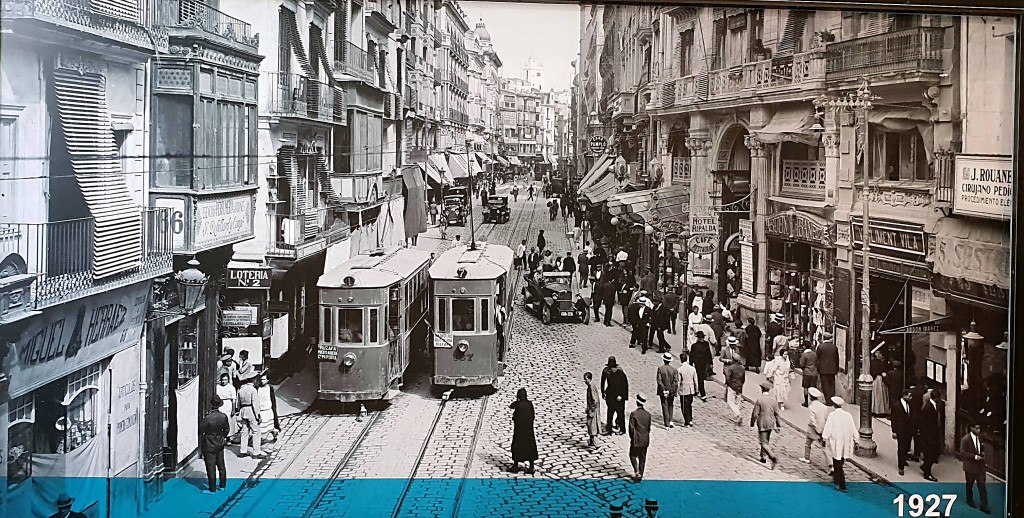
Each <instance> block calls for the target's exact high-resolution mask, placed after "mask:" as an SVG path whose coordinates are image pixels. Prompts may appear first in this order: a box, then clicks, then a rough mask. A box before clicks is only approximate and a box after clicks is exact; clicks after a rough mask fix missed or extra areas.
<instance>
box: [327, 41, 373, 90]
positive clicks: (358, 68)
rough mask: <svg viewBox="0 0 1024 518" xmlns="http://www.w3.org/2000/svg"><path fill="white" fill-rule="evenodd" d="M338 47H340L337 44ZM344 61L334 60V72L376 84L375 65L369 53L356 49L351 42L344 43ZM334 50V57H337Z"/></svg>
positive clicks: (336, 49)
mask: <svg viewBox="0 0 1024 518" xmlns="http://www.w3.org/2000/svg"><path fill="white" fill-rule="evenodd" d="M338 47H342V45H341V44H340V42H339V45H338ZM343 48H344V51H345V52H344V59H342V60H337V59H336V60H335V62H334V71H335V72H340V73H342V74H347V75H350V76H353V77H356V78H358V79H361V80H363V81H366V82H367V83H370V84H377V65H376V63H374V61H373V57H372V56H370V53H369V52H366V51H365V50H363V49H361V48H359V47H357V46H356V45H355V44H353V43H352V42H345V44H344V46H343ZM338 50H339V49H338V48H335V56H337V55H338V52H337V51H338Z"/></svg>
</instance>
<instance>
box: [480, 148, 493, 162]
mask: <svg viewBox="0 0 1024 518" xmlns="http://www.w3.org/2000/svg"><path fill="white" fill-rule="evenodd" d="M476 157H477V158H478V159H479V160H480V163H481V164H490V163H493V162H494V160H491V157H489V156H487V154H485V153H484V152H483V151H477V152H476Z"/></svg>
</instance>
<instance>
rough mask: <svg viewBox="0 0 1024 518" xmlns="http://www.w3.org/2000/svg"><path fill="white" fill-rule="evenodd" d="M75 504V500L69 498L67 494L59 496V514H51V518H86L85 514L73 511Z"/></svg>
mask: <svg viewBox="0 0 1024 518" xmlns="http://www.w3.org/2000/svg"><path fill="white" fill-rule="evenodd" d="M74 503H75V499H74V498H71V497H70V496H68V494H67V493H61V494H60V495H57V502H56V504H57V512H56V513H54V514H51V515H50V518H85V515H84V514H82V513H79V512H75V511H72V510H71V506H72V505H73V504H74Z"/></svg>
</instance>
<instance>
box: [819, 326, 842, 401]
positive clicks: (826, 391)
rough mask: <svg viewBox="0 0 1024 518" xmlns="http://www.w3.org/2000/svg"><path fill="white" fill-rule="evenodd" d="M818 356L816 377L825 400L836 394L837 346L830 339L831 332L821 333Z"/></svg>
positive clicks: (829, 399)
mask: <svg viewBox="0 0 1024 518" xmlns="http://www.w3.org/2000/svg"><path fill="white" fill-rule="evenodd" d="M816 354H817V356H818V378H819V379H821V392H822V394H823V395H824V396H825V400H826V401H831V399H832V396H835V395H836V374H839V348H837V347H836V343H835V341H833V340H832V333H829V332H828V331H825V332H824V333H822V334H821V343H820V344H819V345H818V350H817V351H816Z"/></svg>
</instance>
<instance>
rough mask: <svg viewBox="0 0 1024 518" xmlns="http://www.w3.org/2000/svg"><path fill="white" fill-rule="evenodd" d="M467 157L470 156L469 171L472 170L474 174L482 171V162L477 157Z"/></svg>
mask: <svg viewBox="0 0 1024 518" xmlns="http://www.w3.org/2000/svg"><path fill="white" fill-rule="evenodd" d="M469 158H470V160H469V168H470V171H472V172H473V174H474V175H478V174H480V173H482V172H484V168H483V166H482V162H480V161H479V157H475V156H470V157H469Z"/></svg>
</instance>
